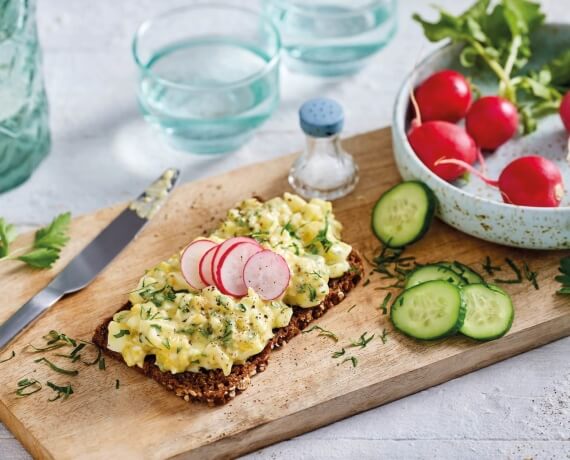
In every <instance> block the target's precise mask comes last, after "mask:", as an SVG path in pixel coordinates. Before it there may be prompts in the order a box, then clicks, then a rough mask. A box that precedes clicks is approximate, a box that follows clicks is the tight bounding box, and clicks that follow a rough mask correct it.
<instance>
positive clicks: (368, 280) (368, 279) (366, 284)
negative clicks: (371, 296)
mask: <svg viewBox="0 0 570 460" xmlns="http://www.w3.org/2000/svg"><path fill="white" fill-rule="evenodd" d="M369 284H370V278H366V281H364V283H363V284H362V286H363V287H366V286H368V285H369Z"/></svg>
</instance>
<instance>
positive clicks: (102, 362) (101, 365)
mask: <svg viewBox="0 0 570 460" xmlns="http://www.w3.org/2000/svg"><path fill="white" fill-rule="evenodd" d="M105 368H106V366H105V358H104V357H103V356H100V357H99V370H100V371H104V370H105Z"/></svg>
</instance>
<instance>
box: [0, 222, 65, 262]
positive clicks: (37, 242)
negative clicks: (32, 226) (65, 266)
mask: <svg viewBox="0 0 570 460" xmlns="http://www.w3.org/2000/svg"><path fill="white" fill-rule="evenodd" d="M70 222H71V214H70V213H68V212H66V213H64V214H60V215H58V216H57V217H56V218H55V219H53V220H52V221H51V223H50V224H49V225H48V226H47V227H43V228H40V229H39V230H38V231H36V234H35V237H34V241H33V243H32V244H31V245H30V246H28V247H24V248H20V249H16V250H15V251H14V252H13V253H11V252H10V245H11V243H13V242H14V240H15V239H16V236H17V234H16V229H15V227H14V226H13V225H11V224H8V223H7V222H6V221H5V219H3V218H2V217H0V262H5V261H7V260H19V261H21V262H24V263H26V264H28V265H29V266H31V267H34V268H50V267H51V266H52V265H53V264H54V263H55V261H56V260H57V259H59V254H60V252H61V250H62V248H63V247H64V246H65V245H66V244H67V242H68V241H69V235H68V233H69V225H70Z"/></svg>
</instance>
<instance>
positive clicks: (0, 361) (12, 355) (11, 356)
mask: <svg viewBox="0 0 570 460" xmlns="http://www.w3.org/2000/svg"><path fill="white" fill-rule="evenodd" d="M15 356H16V352H15V351H14V350H12V353H11V354H10V356H9V357H8V358H5V359H2V360H0V364H2V363H5V362H6V361H10V360H11V359H13V358H14V357H15Z"/></svg>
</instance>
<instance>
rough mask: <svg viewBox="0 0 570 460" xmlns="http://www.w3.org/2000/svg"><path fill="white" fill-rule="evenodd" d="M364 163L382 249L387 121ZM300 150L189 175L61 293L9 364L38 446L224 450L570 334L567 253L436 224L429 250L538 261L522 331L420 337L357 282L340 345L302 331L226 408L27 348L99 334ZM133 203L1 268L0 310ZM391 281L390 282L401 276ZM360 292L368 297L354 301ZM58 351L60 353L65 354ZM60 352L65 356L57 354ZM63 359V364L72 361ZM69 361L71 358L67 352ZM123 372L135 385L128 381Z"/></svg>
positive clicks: (360, 150) (343, 315) (5, 412)
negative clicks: (144, 277)
mask: <svg viewBox="0 0 570 460" xmlns="http://www.w3.org/2000/svg"><path fill="white" fill-rule="evenodd" d="M346 146H347V148H348V149H349V150H350V151H352V152H354V153H355V156H356V157H357V161H358V162H359V164H360V166H361V172H362V178H361V182H360V184H359V186H358V188H357V190H356V191H355V192H354V193H353V194H352V195H351V196H349V197H347V198H345V199H343V200H339V201H338V202H336V203H335V213H336V215H337V217H338V218H339V220H340V221H341V222H343V224H344V225H345V230H344V239H345V240H346V241H348V242H350V243H351V244H353V245H354V247H355V248H356V249H358V250H359V251H360V252H361V253H362V254H364V255H365V256H367V257H371V256H373V255H374V253H375V252H376V251H377V250H378V244H377V242H376V240H375V239H374V237H373V236H372V234H371V232H370V230H369V213H370V209H371V205H372V203H373V202H374V201H375V200H376V199H377V198H378V196H379V195H380V193H382V191H384V190H385V189H386V188H388V187H389V186H391V185H393V184H394V183H396V182H397V181H398V180H399V178H398V175H397V173H396V170H395V168H394V164H393V160H392V156H391V147H390V135H389V131H388V130H386V129H384V130H380V131H375V132H372V133H369V134H367V135H362V136H358V137H355V138H353V139H350V140H348V141H346ZM291 161H292V159H291V157H284V158H281V159H278V160H274V161H271V162H268V163H262V164H257V165H254V166H250V167H247V168H244V169H241V170H237V171H234V172H231V173H229V174H226V175H224V176H220V177H217V178H212V179H206V180H201V181H198V182H194V183H192V184H188V185H186V186H184V187H181V188H180V189H179V190H178V191H177V192H176V193H174V195H173V196H172V198H171V200H170V201H169V202H168V204H167V206H166V207H165V209H164V210H163V211H162V212H161V213H160V214H159V215H158V216H156V217H155V219H154V220H153V221H152V222H151V223H150V224H149V226H148V227H147V228H146V229H145V230H144V231H143V232H142V233H141V235H140V236H139V237H138V238H137V240H136V241H135V242H133V243H132V244H131V245H130V246H129V247H128V248H126V250H125V251H124V252H123V253H122V254H121V255H120V256H119V257H118V258H117V259H116V260H115V261H114V262H113V263H112V264H111V265H110V266H109V267H108V268H107V270H105V271H104V272H103V273H102V274H101V276H99V277H98V278H97V279H96V280H95V282H94V283H93V284H92V285H91V286H89V287H88V288H87V289H85V290H84V291H82V292H80V293H77V294H75V295H72V296H69V297H67V298H65V299H63V300H62V301H61V302H59V303H58V304H57V305H56V306H55V307H53V308H52V309H51V310H50V311H49V312H48V313H47V314H46V315H44V316H43V317H42V318H40V319H39V320H38V321H37V322H36V323H34V324H33V325H32V326H31V327H30V328H28V330H26V331H24V333H22V334H21V335H20V336H19V337H18V338H17V339H16V340H15V341H14V342H13V343H12V344H11V345H10V346H9V347H8V350H11V349H14V350H16V352H17V356H16V358H15V359H13V360H11V361H9V362H7V363H4V364H2V365H0V366H2V367H1V372H0V388H1V390H0V419H1V420H2V422H4V423H5V424H6V425H7V426H8V428H9V429H10V430H11V431H12V432H13V433H14V434H15V435H16V437H17V438H18V439H20V441H21V442H22V443H23V444H24V445H25V446H26V448H27V449H28V450H29V451H30V452H31V453H32V454H33V455H34V456H35V457H38V458H61V459H72V458H108V457H109V455H111V454H113V455H115V456H117V457H118V458H149V459H151V458H152V459H154V458H171V457H175V458H177V457H179V458H216V457H219V458H224V457H232V456H237V455H239V454H241V453H245V452H248V451H251V450H254V449H257V448H259V447H261V446H264V445H267V444H270V443H273V442H276V441H278V440H281V439H285V438H288V437H291V436H294V435H296V434H299V433H302V432H306V431H308V430H311V429H314V428H316V427H318V426H322V425H325V424H327V423H331V422H333V421H335V420H339V419H341V418H344V417H347V416H349V415H352V414H355V413H357V412H360V411H363V410H366V409H368V408H370V407H374V406H377V405H379V404H383V403H386V402H388V401H391V400H394V399H397V398H400V397H403V396H405V395H408V394H411V393H414V392H416V391H419V390H421V389H424V388H427V387H429V386H432V385H435V384H437V383H440V382H443V381H446V380H449V379H451V378H454V377H456V376H458V375H461V374H464V373H467V372H470V371H472V370H474V369H477V368H480V367H483V366H486V365H488V364H491V363H493V362H496V361H498V360H501V359H504V358H507V357H509V356H513V355H515V354H517V353H520V352H523V351H525V350H528V349H531V348H533V347H536V346H539V345H541V344H544V343H547V342H549V341H552V340H555V339H557V338H560V337H563V336H567V335H568V334H569V333H570V309H568V305H567V304H565V302H564V299H563V298H560V297H557V296H555V294H554V291H555V289H556V283H555V282H554V280H553V277H554V275H555V273H556V271H557V265H558V261H559V259H560V257H561V254H560V253H556V252H548V253H546V252H531V251H520V250H513V249H509V248H504V247H499V246H496V245H492V244H490V243H485V242H482V241H479V240H475V239H473V238H470V237H468V236H465V235H463V234H461V233H459V232H457V231H455V230H453V229H451V228H449V227H447V226H446V225H444V224H442V223H440V222H436V223H435V225H434V226H433V227H432V229H431V230H430V232H429V234H428V236H427V237H426V238H425V239H424V240H422V241H421V242H420V243H418V244H417V245H415V246H413V247H412V248H410V249H409V253H410V254H411V255H415V256H416V257H417V258H418V260H419V261H420V262H428V261H431V260H441V259H451V258H453V259H458V260H460V261H462V262H464V263H467V264H479V263H480V262H481V261H482V260H483V259H484V257H485V256H486V255H491V256H492V257H493V258H494V259H495V260H497V261H500V260H501V259H503V258H504V257H505V256H509V257H511V258H513V259H515V260H521V259H523V258H524V260H526V261H528V263H529V264H530V266H531V267H532V268H533V269H534V270H536V271H538V273H539V283H540V286H541V288H540V290H539V291H536V290H534V289H533V288H532V286H530V284H528V283H523V284H518V285H512V286H507V290H508V291H509V292H510V293H511V295H512V296H513V300H514V303H515V307H516V318H515V321H514V324H513V328H512V330H511V331H510V333H509V334H508V335H507V336H506V337H504V338H502V339H500V340H498V341H494V342H489V343H476V342H473V341H470V340H468V339H465V338H460V337H455V338H452V339H448V340H445V341H439V342H434V343H427V344H426V343H418V342H415V341H413V340H411V339H408V338H405V337H403V336H401V335H399V334H397V333H394V332H392V328H391V325H390V323H389V320H388V318H387V317H386V316H383V315H382V314H381V312H380V311H379V310H378V305H379V304H380V302H381V300H382V298H383V297H384V295H385V294H384V293H385V291H378V290H376V289H375V288H377V287H379V286H382V285H383V284H382V283H384V284H387V282H386V281H382V280H380V278H379V277H378V276H372V277H371V283H370V284H369V285H368V286H366V287H363V286H362V285H361V286H359V287H357V288H356V289H355V290H354V291H353V292H351V294H350V295H349V297H348V299H347V300H346V301H345V302H343V303H342V304H341V305H339V306H337V307H335V308H334V309H333V310H331V311H330V312H329V313H327V315H325V317H324V318H323V319H321V320H320V321H319V324H320V325H322V326H323V327H325V328H328V329H331V330H333V331H334V332H336V333H337V334H338V335H339V337H340V341H339V343H338V344H335V343H333V342H332V341H330V340H329V339H326V338H322V337H318V336H317V335H315V334H306V335H302V336H300V337H297V338H295V339H293V340H292V341H291V342H290V343H289V344H288V345H287V346H285V347H284V349H283V350H279V351H277V352H275V353H274V355H273V356H272V359H271V360H270V363H269V366H268V369H267V371H265V372H264V373H262V374H260V375H258V376H256V377H255V378H253V379H252V384H251V386H250V387H249V389H248V390H247V391H246V392H245V393H243V394H242V395H240V396H239V397H237V398H236V399H235V400H234V401H233V402H231V403H230V404H228V405H226V406H222V407H218V408H208V407H206V406H204V405H200V404H187V403H185V402H184V401H182V400H180V399H179V398H176V397H175V396H173V395H172V394H170V393H169V392H167V391H166V390H164V389H163V388H161V387H160V386H159V385H158V384H156V383H155V382H153V381H151V380H148V379H146V378H144V377H142V376H140V375H139V374H138V373H137V372H135V371H134V370H132V369H128V368H127V367H126V366H124V365H121V364H120V363H115V362H111V360H108V362H107V369H106V370H105V371H100V370H98V369H96V368H95V367H96V366H93V367H83V366H81V367H80V374H79V376H77V377H69V378H67V377H65V376H62V375H60V374H54V373H53V372H52V371H50V370H49V369H48V368H47V367H45V366H42V365H41V364H34V362H33V360H34V359H35V358H36V357H37V355H32V354H29V353H26V352H23V351H22V349H23V348H24V346H25V345H26V344H27V343H29V342H34V341H37V340H38V339H40V337H41V336H42V335H43V334H45V333H46V332H47V331H49V330H50V329H58V330H61V331H64V332H65V333H67V334H68V335H70V336H73V337H78V338H85V339H88V338H89V337H90V336H91V333H92V331H93V329H94V328H95V326H96V325H97V324H98V323H99V322H100V320H101V318H104V317H106V316H108V315H109V314H111V313H112V312H114V311H115V310H117V309H118V308H119V307H120V305H121V304H122V303H123V302H124V301H125V299H126V295H127V292H128V291H129V290H130V288H131V287H132V286H133V285H134V284H135V283H136V281H137V279H138V278H139V277H140V274H141V273H142V271H143V270H144V269H145V268H146V267H148V266H150V265H152V264H155V263H157V262H158V261H160V260H161V259H163V258H165V257H167V256H168V255H170V254H171V253H172V252H174V251H176V250H178V249H180V248H182V247H183V246H184V244H185V243H187V242H188V241H189V240H191V239H192V238H194V237H195V236H197V235H199V234H201V233H202V232H204V231H207V229H210V228H212V227H213V226H214V225H215V224H216V223H217V221H218V220H219V219H220V218H221V217H223V215H224V214H225V212H226V210H227V209H228V208H229V207H230V206H232V205H233V204H234V203H235V202H237V201H239V200H241V199H242V198H244V197H247V196H250V195H252V194H258V195H261V196H264V197H271V196H274V195H278V194H281V193H283V191H285V190H287V189H288V186H287V185H286V174H287V170H288V167H289V165H290V163H291ZM121 209H122V207H121V206H116V207H114V208H110V209H105V210H102V211H99V212H97V213H94V214H91V215H88V216H84V217H81V218H78V219H76V220H75V221H74V223H73V239H72V241H73V244H72V245H71V246H69V248H68V249H66V250H65V252H64V259H63V260H62V261H60V262H58V264H57V266H56V267H55V269H54V270H52V271H49V272H38V273H34V275H33V277H32V276H29V275H30V273H28V270H27V269H22V268H20V267H17V266H16V265H15V264H14V265H13V266H11V267H6V266H4V267H2V268H0V288H2V290H3V291H2V292H10V296H9V297H7V298H5V299H4V303H3V305H2V308H1V309H0V321H3V320H5V319H6V318H7V317H8V316H9V315H10V314H11V313H12V312H13V311H14V310H15V309H16V308H17V307H18V306H19V305H20V304H22V303H23V302H24V301H25V300H27V298H28V297H30V296H31V295H32V294H33V293H35V292H36V291H37V290H38V289H40V288H41V287H42V286H43V285H45V283H46V282H47V281H48V280H49V279H50V278H51V277H53V276H54V275H55V274H56V273H57V271H58V270H60V269H61V268H62V267H63V266H64V264H65V261H66V260H69V258H71V257H72V255H73V254H74V253H76V252H77V251H78V250H79V249H80V248H81V247H82V246H83V245H85V244H86V243H87V242H88V241H89V240H90V239H92V238H93V236H94V235H95V234H96V233H97V232H98V231H99V230H100V229H101V228H102V227H104V226H105V225H106V224H107V223H108V222H109V221H110V220H111V219H112V218H113V217H114V216H115V215H116V214H117V213H118V212H119V211H120V210H121ZM388 283H389V282H388ZM354 304H356V307H355V308H353V309H351V311H350V312H349V311H348V310H349V309H350V308H351V306H352V305H354ZM384 328H386V329H387V330H388V331H389V333H390V335H389V336H388V337H389V338H388V342H387V343H386V344H383V343H382V341H381V340H378V339H375V340H373V341H372V342H370V344H369V345H368V346H367V347H366V348H365V349H363V350H359V351H356V352H355V354H356V355H357V356H358V359H359V365H358V366H357V367H356V368H352V367H351V366H350V364H349V363H345V364H344V365H340V366H337V361H336V360H333V359H331V358H330V355H331V353H332V351H334V350H338V349H340V347H341V346H342V345H343V344H346V343H348V342H349V340H351V339H354V338H357V337H358V336H360V335H361V334H362V333H363V332H364V331H368V332H370V333H376V334H380V333H381V331H382V330H383V329H384ZM54 361H57V358H54ZM57 362H60V361H57ZM62 364H63V362H62ZM66 364H67V363H66ZM24 376H33V377H34V378H37V379H38V380H40V381H42V382H45V381H46V380H48V379H49V380H52V381H54V382H56V383H67V381H70V382H71V383H72V384H73V387H74V390H75V393H76V394H74V395H73V396H72V397H71V398H70V399H69V400H67V401H65V402H63V403H60V402H54V403H49V402H48V401H47V398H48V397H49V396H50V394H49V393H51V390H49V389H44V390H43V391H41V392H39V393H36V394H35V395H33V396H31V397H29V398H25V399H17V398H16V397H15V395H14V393H13V392H14V389H15V383H16V382H17V381H18V380H19V379H20V378H22V377H24ZM115 379H119V380H120V382H121V387H120V389H119V390H115Z"/></svg>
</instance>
